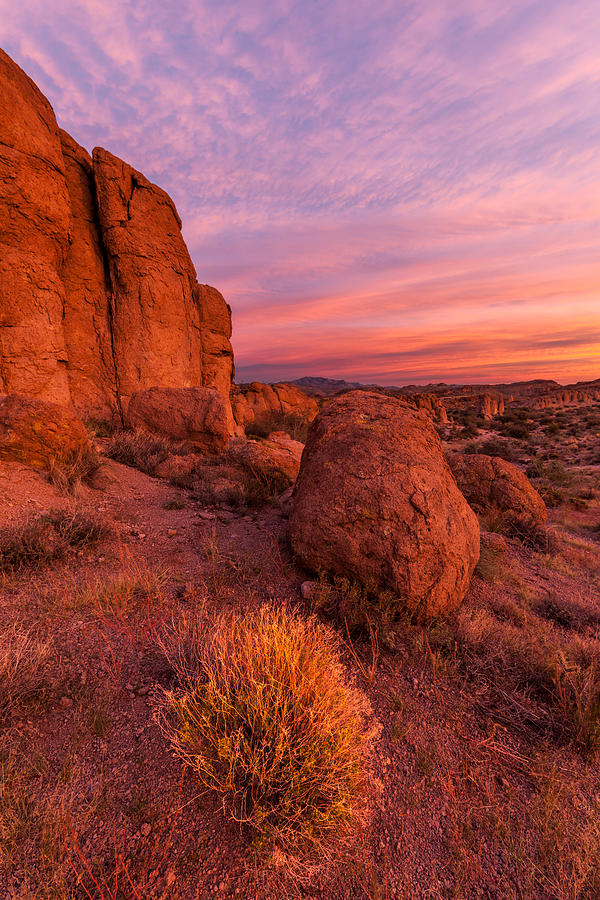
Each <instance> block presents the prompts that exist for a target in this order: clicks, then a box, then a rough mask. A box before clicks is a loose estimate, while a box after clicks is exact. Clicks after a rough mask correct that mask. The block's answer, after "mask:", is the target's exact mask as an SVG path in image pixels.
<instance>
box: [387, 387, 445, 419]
mask: <svg viewBox="0 0 600 900" xmlns="http://www.w3.org/2000/svg"><path fill="white" fill-rule="evenodd" d="M399 399H401V400H405V401H406V402H407V403H410V404H411V406H414V407H416V409H422V410H424V411H425V412H427V413H429V415H430V416H431V418H432V419H433V421H434V422H437V423H438V425H447V424H448V413H447V412H446V407H445V406H444V404H443V403H442V401H441V400H440V398H439V397H437V396H436V395H435V394H425V393H423V394H403V395H399Z"/></svg>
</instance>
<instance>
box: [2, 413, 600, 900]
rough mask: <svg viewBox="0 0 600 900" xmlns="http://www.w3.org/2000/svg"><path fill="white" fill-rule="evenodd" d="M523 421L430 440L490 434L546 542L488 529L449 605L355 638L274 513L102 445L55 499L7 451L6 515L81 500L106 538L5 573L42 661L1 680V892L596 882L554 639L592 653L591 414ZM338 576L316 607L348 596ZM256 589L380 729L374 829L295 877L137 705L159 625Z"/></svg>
mask: <svg viewBox="0 0 600 900" xmlns="http://www.w3.org/2000/svg"><path fill="white" fill-rule="evenodd" d="M541 415H544V416H548V417H549V418H550V421H545V420H541V419H540V418H539V417H538V416H541ZM594 415H595V416H597V415H598V413H597V411H592V412H590V416H591V417H593V416H594ZM534 419H535V420H532V421H530V422H529V426H528V431H527V434H525V435H522V436H521V437H512V436H511V435H510V434H508V433H507V432H508V429H509V428H511V427H513V424H512V423H511V421H510V420H509V422H502V421H501V422H499V423H495V424H496V428H495V430H493V431H489V429H488V430H487V431H486V430H484V431H483V432H482V431H479V432H478V433H477V434H472V433H471V432H472V430H473V429H471V430H469V429H468V428H467V429H466V432H467V433H465V427H462V428H458V427H455V428H454V430H452V429H450V430H448V431H447V432H446V435H447V437H448V439H449V440H448V442H447V446H448V447H449V448H451V449H454V450H455V449H462V450H464V449H466V450H467V451H472V450H473V449H478V447H475V448H474V447H473V446H470V445H472V444H475V445H480V444H483V445H485V444H486V442H489V441H496V442H498V441H501V442H502V447H501V448H500V449H501V450H502V449H503V450H504V451H505V455H506V454H509V455H512V457H513V459H516V460H517V462H518V463H519V464H520V465H521V467H522V468H527V467H529V470H530V474H531V476H532V479H533V482H534V483H535V484H536V486H537V487H538V488H539V489H540V490H541V492H542V494H543V495H545V496H546V497H547V498H549V499H550V502H551V503H552V506H551V509H550V513H549V525H550V527H549V532H550V535H551V540H550V541H549V542H548V545H547V546H545V547H539V546H538V547H532V546H528V545H527V543H526V542H525V543H524V542H523V540H522V539H520V538H519V537H511V536H506V535H504V536H502V535H497V534H493V533H491V535H490V533H488V532H486V533H485V534H484V537H483V540H482V548H483V549H482V555H481V558H480V561H479V564H478V566H477V568H476V571H475V575H474V577H473V579H472V582H471V586H470V588H469V592H468V595H467V598H466V601H465V604H464V605H463V607H462V609H461V611H460V615H458V616H453V617H451V618H448V619H444V618H443V617H442V618H439V619H436V620H435V621H433V622H430V623H429V624H427V625H426V626H425V625H417V624H414V623H413V622H411V621H410V620H408V619H406V620H391V619H390V620H386V621H385V624H384V626H382V627H381V628H380V629H379V630H378V631H376V632H371V634H369V633H368V632H366V631H365V630H364V629H362V630H361V628H360V627H357V628H356V629H350V630H346V629H345V628H344V624H343V623H342V622H341V621H340V619H339V617H337V618H336V617H335V616H333V615H332V612H331V603H330V600H331V596H332V595H331V590H332V589H331V588H330V587H328V586H327V585H324V584H319V583H317V584H316V586H315V585H313V588H312V589H311V590H307V589H306V588H305V590H304V595H305V597H308V598H309V599H303V597H302V591H301V585H302V583H303V582H305V581H306V579H307V578H308V577H309V576H308V575H307V573H305V572H303V571H301V570H300V569H298V568H297V567H296V566H295V565H294V564H293V562H292V560H291V558H290V553H289V550H288V546H287V542H286V539H285V530H286V514H287V513H286V509H285V504H284V505H283V509H282V508H281V505H280V504H278V503H277V502H276V501H272V502H271V501H270V499H269V498H268V497H261V498H258V499H257V498H256V497H254V498H253V500H252V504H253V505H247V504H246V502H242V501H240V500H238V501H237V502H236V503H234V504H233V505H232V503H231V497H230V498H229V502H228V503H226V502H223V501H222V500H221V501H219V502H218V503H217V504H216V505H215V503H214V502H210V496H208V495H207V492H206V479H204V481H203V482H202V484H203V485H204V487H203V488H202V490H198V482H197V481H194V478H193V477H192V478H188V479H187V480H185V479H182V478H181V477H175V478H173V479H172V480H173V481H175V484H174V483H172V481H169V480H167V479H160V478H156V477H152V476H150V475H147V474H144V473H143V472H140V471H138V470H137V469H135V468H132V467H128V466H125V465H122V464H119V463H116V462H114V461H112V460H107V461H106V462H105V463H104V466H103V468H102V470H101V473H100V476H99V477H97V478H96V486H95V487H94V488H90V487H80V488H79V489H78V490H77V496H76V497H73V496H72V495H70V494H65V493H61V492H60V491H58V490H57V489H56V488H55V487H53V486H52V485H51V484H50V483H49V482H48V481H47V479H46V478H45V477H44V476H43V475H41V474H37V473H35V472H33V471H32V470H31V469H27V468H25V467H23V466H21V465H20V464H18V463H4V464H2V470H1V473H0V475H1V484H2V490H1V491H0V498H1V499H0V515H1V516H2V519H3V521H4V522H5V523H7V525H12V526H16V525H18V524H19V523H24V522H32V521H34V520H35V519H36V517H38V516H39V515H40V514H44V513H47V512H48V511H49V510H51V509H53V510H57V509H63V510H64V509H66V510H70V509H73V508H74V507H76V508H77V509H78V510H81V511H83V512H84V513H91V514H93V516H94V517H97V518H98V517H99V518H100V519H101V520H102V522H103V523H104V526H105V528H106V531H105V533H104V534H103V535H102V536H101V537H99V538H98V539H95V537H94V536H93V535H92V537H94V540H93V541H91V540H90V542H86V541H85V540H83V541H81V542H80V544H79V545H78V544H74V545H73V546H72V547H71V548H70V549H67V550H66V551H65V553H63V554H61V555H59V556H58V557H57V558H55V559H52V558H48V559H38V560H37V562H36V564H35V565H31V564H29V565H23V566H21V567H20V568H17V569H16V570H15V569H10V568H6V567H5V571H4V572H3V574H2V584H1V589H0V604H1V608H2V612H1V619H2V623H3V626H2V627H3V634H4V639H5V641H7V640H8V639H9V637H10V636H11V635H12V637H10V639H11V640H13V641H14V640H15V636H19V635H20V636H21V637H22V636H23V635H27V638H28V640H30V641H33V642H35V647H36V648H37V649H36V653H37V657H36V658H37V660H38V668H37V670H36V671H35V672H30V673H29V677H30V683H29V684H25V685H24V690H23V691H22V694H21V695H19V694H18V684H15V682H14V680H13V681H12V682H11V680H10V679H7V677H6V675H5V676H4V681H3V682H0V688H1V689H2V690H3V691H4V701H3V700H2V698H0V715H1V716H2V725H1V728H2V730H1V732H0V767H1V768H0V897H2V898H7V900H8V898H33V897H36V898H37V897H40V898H41V897H57V898H59V897H60V898H63V897H64V898H74V897H93V898H115V900H116V898H121V897H123V898H141V897H144V898H150V897H164V898H167V897H172V898H192V897H194V898H195V897H197V898H204V897H223V898H225V897H245V898H246V897H252V898H257V900H258V898H267V897H269V898H270V897H281V898H284V897H293V896H296V895H298V896H300V895H302V896H307V897H328V898H333V900H338V898H339V900H341V898H354V897H357V898H358V897H371V898H388V897H390V898H396V897H406V898H413V897H415V898H420V897H444V898H445V897H448V898H449V897H456V898H463V897H464V898H466V897H490V898H496V897H514V898H517V897H519V898H520V897H536V898H537V897H539V898H561V900H562V898H584V897H589V898H592V897H597V896H598V895H599V894H600V881H599V880H598V879H599V875H598V871H599V870H598V859H599V853H600V780H599V779H598V767H597V756H596V752H597V749H598V748H599V747H600V731H599V729H598V713H599V708H598V707H599V704H600V701H599V696H600V695H599V693H598V684H597V682H598V679H599V678H600V673H599V672H598V671H596V670H595V669H594V667H593V665H592V666H591V667H590V666H588V667H587V668H586V667H585V665H584V663H583V662H582V663H581V664H580V665H579V668H578V665H577V663H575V662H573V659H575V656H574V652H575V651H574V649H573V648H574V647H576V648H577V652H580V655H581V658H582V659H583V658H584V657H585V659H589V658H592V659H595V658H596V657H594V656H593V653H592V652H591V650H590V648H593V647H595V642H596V641H597V640H598V634H599V627H600V578H599V576H600V554H599V552H598V551H599V543H598V542H599V539H600V531H599V526H600V436H599V434H598V432H599V431H600V428H598V427H597V426H596V425H593V426H592V427H591V428H588V427H587V424H588V423H585V422H583V423H582V421H581V416H580V415H579V417H576V416H568V415H564V414H563V413H554V412H548V411H547V410H544V411H543V413H536V414H535V417H534ZM519 421H520V422H521V423H523V422H525V423H526V424H527V419H526V417H522V418H521V419H520V420H519ZM555 425H558V429H556V428H555V427H554V426H555ZM499 432H500V433H499ZM502 432H505V433H502ZM484 449H489V448H488V447H485V446H484ZM496 449H498V448H497V447H496ZM544 457H548V458H544ZM182 485H183V486H182ZM213 499H214V498H213ZM487 526H488V527H489V528H490V529H493V523H491V522H488V523H487ZM336 590H337V592H338V594H337V595H336V596H335V597H334V600H335V604H334V605H337V604H338V601H339V600H340V597H339V592H340V591H342V592H343V591H344V590H345V591H346V592H347V594H348V593H350V592H351V588H349V587H348V586H345V587H344V586H343V585H342V586H340V585H338V586H337V589H336ZM341 599H342V601H344V602H346V603H348V602H351V601H352V597H351V596H350V597H348V596H346V597H345V598H341ZM265 601H267V602H272V603H277V604H279V603H282V602H285V601H288V602H289V603H291V604H293V605H294V606H298V607H300V608H301V609H302V610H303V611H306V612H308V611H309V610H310V609H311V608H316V609H317V612H318V614H319V615H321V616H322V617H323V618H325V619H327V621H329V622H330V623H331V624H332V627H334V628H336V629H337V630H338V632H339V634H340V640H341V641H343V643H342V647H343V653H344V659H345V663H346V665H347V668H348V671H349V673H350V676H351V678H352V679H353V680H354V681H355V682H356V683H357V684H359V685H360V687H361V689H362V690H363V691H364V692H365V693H366V694H367V695H368V697H369V700H370V703H371V706H372V709H373V714H374V716H375V718H376V720H377V721H378V723H379V725H380V728H381V734H380V737H379V738H378V744H377V752H376V756H375V761H374V769H373V773H372V786H373V799H372V814H371V821H370V825H369V826H368V827H366V828H365V829H364V831H363V832H362V833H361V834H360V835H359V836H358V838H357V841H356V845H355V847H354V848H353V850H352V852H351V853H348V855H347V857H344V858H341V859H340V860H339V861H338V862H337V863H336V864H334V865H331V866H328V867H326V869H325V870H324V871H321V872H317V873H316V874H314V875H313V876H312V877H311V878H310V879H309V880H308V881H305V882H304V883H302V884H299V883H298V882H297V880H294V879H293V878H291V877H290V876H289V875H288V873H287V872H286V870H285V869H283V870H282V869H278V868H277V867H276V866H274V865H273V864H269V863H268V862H267V861H265V860H264V859H263V858H262V857H261V856H260V855H259V854H257V853H256V852H255V851H254V849H253V847H252V842H251V838H250V835H249V834H248V833H246V831H245V830H244V829H243V828H241V827H239V826H236V825H235V824H233V823H231V822H228V821H227V820H226V819H225V818H224V816H223V814H222V812H221V810H220V809H219V807H218V804H217V802H216V801H215V800H214V799H213V798H212V797H211V796H210V795H207V794H206V793H203V792H202V791H201V790H200V789H199V785H198V782H197V780H196V779H195V777H194V776H193V774H192V773H191V772H189V771H187V770H183V769H182V766H181V764H180V763H179V762H178V760H177V759H176V758H175V757H174V756H173V755H172V754H171V753H170V751H169V747H168V745H167V743H166V741H165V739H164V737H163V736H162V734H161V732H160V730H159V729H158V726H157V725H156V723H155V721H154V717H153V711H154V708H155V703H156V696H157V694H158V693H159V692H160V690H161V689H162V688H163V687H168V686H169V684H170V682H171V680H172V675H171V673H170V670H169V668H168V666H167V665H166V664H165V661H164V659H163V657H162V656H161V653H160V650H159V646H158V640H159V638H160V634H161V631H162V630H163V629H164V628H165V627H166V626H167V625H168V623H169V622H170V621H171V620H172V619H173V617H178V616H180V615H181V614H182V612H183V611H190V610H193V609H195V608H199V607H205V608H207V609H208V610H209V614H213V613H214V614H216V612H217V611H219V610H222V609H223V608H236V609H241V610H243V609H250V608H252V607H254V606H256V605H258V604H260V603H263V602H265ZM342 605H343V603H342ZM211 611H212V612H211ZM586 648H587V649H586ZM588 651H589V652H588ZM586 652H587V653H588V656H586ZM590 653H591V656H590ZM577 659H579V657H577ZM582 679H583V680H582ZM586 679H587V680H586ZM594 690H595V691H596V692H595V693H594ZM11 692H12V693H11Z"/></svg>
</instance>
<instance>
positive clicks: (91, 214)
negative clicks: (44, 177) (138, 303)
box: [60, 130, 120, 421]
mask: <svg viewBox="0 0 600 900" xmlns="http://www.w3.org/2000/svg"><path fill="white" fill-rule="evenodd" d="M60 140H61V146H62V152H63V158H64V163H65V175H66V180H67V187H68V192H69V200H70V204H71V215H72V218H71V226H70V243H69V247H68V250H67V256H66V259H65V263H64V266H63V268H62V281H63V284H64V287H65V307H64V310H65V315H64V334H65V345H66V359H67V361H68V369H67V374H68V380H69V387H70V396H71V398H72V400H73V405H74V406H75V408H76V409H77V410H78V412H79V413H80V414H81V415H84V416H86V417H89V418H92V419H97V420H99V421H103V420H110V419H113V418H114V416H115V413H116V412H117V410H118V409H119V403H120V397H119V392H118V391H117V374H116V367H115V359H114V353H113V342H112V321H111V317H112V310H111V287H110V278H109V273H108V271H107V267H106V264H105V252H104V246H103V243H102V235H101V233H100V226H99V221H98V215H97V209H96V196H95V182H94V174H93V169H92V158H91V156H90V155H89V153H88V152H87V151H86V150H84V149H83V147H80V146H79V144H78V143H77V142H76V141H74V140H73V138H72V137H71V136H70V135H69V134H67V132H66V131H62V130H61V132H60Z"/></svg>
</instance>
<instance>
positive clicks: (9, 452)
mask: <svg viewBox="0 0 600 900" xmlns="http://www.w3.org/2000/svg"><path fill="white" fill-rule="evenodd" d="M89 453H91V447H90V442H89V438H88V434H87V431H86V430H85V426H84V425H83V422H82V421H81V419H79V418H78V417H77V416H76V415H75V413H74V412H73V410H72V409H71V407H69V406H62V405H61V404H58V403H48V402H46V401H43V400H36V399H34V398H32V397H20V396H17V395H16V394H0V459H7V460H15V461H18V462H22V463H25V465H28V466H33V468H36V469H47V468H50V466H51V465H54V464H58V465H60V464H63V463H71V462H72V461H74V460H75V459H77V457H81V456H84V455H87V454H89Z"/></svg>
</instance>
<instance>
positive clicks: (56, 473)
mask: <svg viewBox="0 0 600 900" xmlns="http://www.w3.org/2000/svg"><path fill="white" fill-rule="evenodd" d="M101 466H102V458H101V457H100V455H99V453H98V452H97V451H96V450H95V449H94V447H92V446H91V445H90V446H89V447H87V448H85V449H80V450H78V451H77V453H76V454H75V455H74V456H70V457H67V458H61V459H53V460H51V461H50V466H49V469H48V477H49V479H50V482H51V483H52V484H53V485H54V487H56V488H58V489H59V490H60V491H62V492H63V493H65V494H67V493H72V492H73V491H74V490H75V489H76V488H77V486H78V485H80V484H81V483H82V482H83V483H84V484H89V483H90V482H91V481H93V478H94V476H95V475H96V474H97V472H98V470H99V469H100V467H101Z"/></svg>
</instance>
